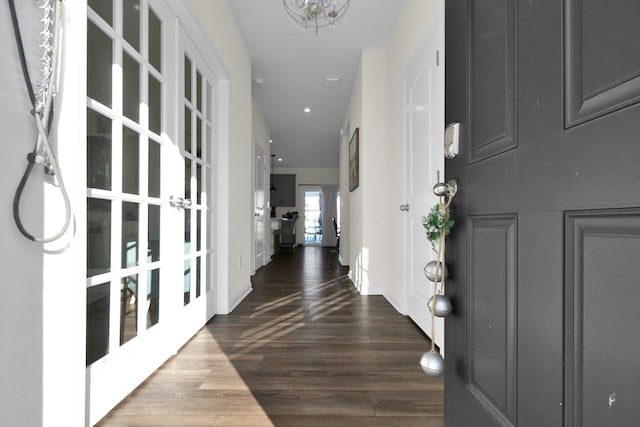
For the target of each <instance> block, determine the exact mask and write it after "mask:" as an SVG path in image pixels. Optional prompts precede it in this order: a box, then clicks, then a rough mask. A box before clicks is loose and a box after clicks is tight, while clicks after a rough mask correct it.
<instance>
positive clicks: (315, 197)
mask: <svg viewBox="0 0 640 427" xmlns="http://www.w3.org/2000/svg"><path fill="white" fill-rule="evenodd" d="M304 243H305V244H311V245H314V244H316V245H321V244H322V191H318V190H312V191H305V192H304Z"/></svg>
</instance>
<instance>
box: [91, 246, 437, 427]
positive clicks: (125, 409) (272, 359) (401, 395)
mask: <svg viewBox="0 0 640 427" xmlns="http://www.w3.org/2000/svg"><path fill="white" fill-rule="evenodd" d="M336 258H337V255H336V253H335V251H331V250H330V249H328V248H319V247H307V248H297V249H295V250H294V251H293V252H292V253H290V254H283V255H278V256H276V257H275V258H274V259H273V260H272V262H271V263H270V264H268V265H267V266H265V267H263V268H262V269H260V270H259V271H258V273H257V274H256V275H255V277H254V278H253V287H254V291H253V292H252V293H251V294H250V295H249V296H248V297H247V298H246V300H245V301H243V302H242V303H241V304H240V306H238V307H237V308H236V309H235V310H234V312H233V313H232V314H230V315H227V316H216V317H215V318H214V319H213V321H211V322H210V323H209V324H207V325H206V326H205V327H204V328H203V329H202V330H201V331H200V332H199V333H198V334H197V335H196V336H195V337H193V339H192V340H191V341H189V342H188V343H187V344H186V345H185V346H184V347H183V348H182V349H181V350H180V352H179V353H178V354H177V355H176V356H175V357H173V358H172V359H170V360H169V361H168V362H167V363H166V364H165V365H164V366H162V367H161V368H160V369H159V370H158V371H157V372H156V373H155V374H154V375H152V376H151V377H150V378H149V379H148V380H147V381H145V383H144V384H142V385H141V386H140V387H139V388H138V389H137V390H135V391H134V392H133V393H132V394H131V395H130V396H129V397H127V399H125V400H124V401H123V402H122V403H121V404H120V405H119V406H118V407H117V408H116V409H114V410H113V411H112V412H111V413H110V414H109V415H108V416H107V417H105V418H104V419H103V420H102V422H101V423H100V424H99V425H100V426H154V427H156V426H225V427H226V426H229V427H235V426H247V427H260V426H303V427H315V426H323V427H324V426H349V427H359V426H367V427H370V426H421V427H436V426H438V427H441V426H442V425H443V399H444V398H443V382H442V380H441V379H433V378H430V377H427V376H426V375H425V374H424V373H423V372H422V370H421V369H420V365H419V360H420V356H421V355H422V353H423V352H424V351H427V350H428V349H429V343H428V340H427V339H426V337H425V336H424V335H423V334H422V333H421V331H419V329H418V328H417V327H416V326H415V325H414V324H413V323H412V322H411V321H410V320H408V319H407V318H406V317H404V316H401V315H399V314H398V313H397V312H396V311H395V310H394V309H393V308H392V307H391V306H390V305H389V304H388V303H387V302H386V300H385V299H384V298H383V297H381V296H360V295H359V294H358V292H357V291H356V290H355V289H354V287H353V284H352V283H351V282H350V281H349V279H348V278H347V277H346V269H345V268H343V267H340V265H339V263H338V262H337V259H336Z"/></svg>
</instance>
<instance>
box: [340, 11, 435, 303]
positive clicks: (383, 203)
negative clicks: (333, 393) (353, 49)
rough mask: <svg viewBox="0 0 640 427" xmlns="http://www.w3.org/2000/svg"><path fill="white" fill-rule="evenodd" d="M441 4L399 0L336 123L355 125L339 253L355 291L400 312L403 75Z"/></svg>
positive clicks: (344, 186)
mask: <svg viewBox="0 0 640 427" xmlns="http://www.w3.org/2000/svg"><path fill="white" fill-rule="evenodd" d="M443 1H444V0H438V1H429V2H425V1H423V0H406V1H405V3H404V4H403V7H402V9H401V11H400V13H399V15H398V19H397V21H396V24H395V27H394V30H393V32H392V35H391V37H390V39H389V41H388V43H387V45H386V46H385V48H384V50H381V51H364V52H363V53H362V58H361V63H360V68H359V70H358V73H357V75H356V78H355V81H354V86H353V90H352V93H351V101H350V105H349V109H348V111H347V114H346V116H345V120H344V123H343V127H345V128H346V127H347V126H349V127H350V132H351V134H353V131H354V130H355V128H356V127H359V128H360V187H358V188H357V189H356V190H355V191H354V192H352V193H349V191H348V178H347V177H348V161H346V159H345V156H348V153H349V149H348V144H349V140H350V138H351V135H348V136H346V137H345V138H344V139H343V141H342V147H341V159H342V160H341V171H340V173H341V176H342V179H341V194H342V195H349V199H348V206H345V207H343V210H342V214H343V215H346V216H344V217H343V218H346V217H348V218H349V222H348V225H349V227H348V230H347V229H345V231H344V232H343V233H342V237H341V238H342V239H343V242H344V243H345V244H346V245H348V246H347V247H345V248H344V250H343V249H341V255H342V256H343V258H344V257H345V255H346V257H347V262H348V264H349V265H350V267H351V268H350V270H351V271H350V274H351V277H352V280H353V281H354V283H355V285H356V287H357V288H358V289H359V290H360V292H361V293H365V294H380V293H381V294H383V295H385V297H386V298H387V299H388V300H389V301H390V302H391V303H392V304H393V305H394V306H395V307H396V308H397V309H398V310H399V311H400V312H404V311H405V299H406V297H405V289H404V285H403V280H402V278H403V276H404V264H403V250H404V241H403V217H402V215H401V214H402V213H401V211H400V210H399V206H400V205H401V204H403V203H404V200H403V198H404V195H403V194H404V187H403V174H404V171H403V150H404V147H403V135H404V129H403V79H402V73H403V72H404V70H405V68H406V67H407V65H408V63H409V60H410V59H411V57H412V55H413V53H414V52H415V50H416V49H417V48H418V47H419V45H420V44H421V43H422V41H423V39H424V35H425V33H426V30H427V29H428V26H429V23H430V21H431V20H432V18H433V16H434V13H435V12H436V10H438V9H439V8H440V7H442V4H443ZM443 126H444V124H443ZM425 185H431V184H430V183H425ZM346 202H347V200H346V199H345V203H346ZM347 239H348V240H347ZM425 244H427V242H426V241H425ZM344 251H348V253H347V254H345V253H344ZM426 261H427V260H425V263H426Z"/></svg>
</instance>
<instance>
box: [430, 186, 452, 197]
mask: <svg viewBox="0 0 640 427" xmlns="http://www.w3.org/2000/svg"><path fill="white" fill-rule="evenodd" d="M448 192H449V187H447V184H445V183H444V182H438V183H437V184H436V185H434V186H433V194H435V195H436V196H438V197H441V196H445V195H446V194H447V193H448Z"/></svg>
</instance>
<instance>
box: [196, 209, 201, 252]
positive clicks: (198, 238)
mask: <svg viewBox="0 0 640 427" xmlns="http://www.w3.org/2000/svg"><path fill="white" fill-rule="evenodd" d="M200 250H202V211H201V210H200V209H198V210H197V211H196V251H200Z"/></svg>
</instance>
